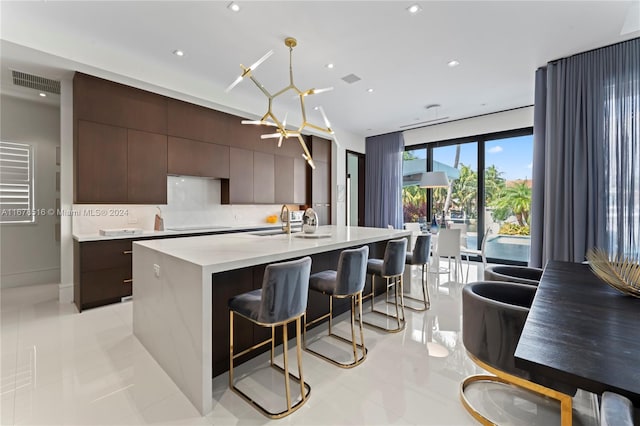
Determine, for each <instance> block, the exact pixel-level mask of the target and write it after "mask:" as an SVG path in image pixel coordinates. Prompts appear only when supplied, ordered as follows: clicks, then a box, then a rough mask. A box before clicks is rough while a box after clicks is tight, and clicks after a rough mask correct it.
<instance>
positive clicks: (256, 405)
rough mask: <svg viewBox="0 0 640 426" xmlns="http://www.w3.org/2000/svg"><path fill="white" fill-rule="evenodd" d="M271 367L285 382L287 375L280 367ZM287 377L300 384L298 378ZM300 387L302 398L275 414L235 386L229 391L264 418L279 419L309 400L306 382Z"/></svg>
mask: <svg viewBox="0 0 640 426" xmlns="http://www.w3.org/2000/svg"><path fill="white" fill-rule="evenodd" d="M271 367H272V368H274V369H275V370H276V371H279V372H280V373H282V374H283V375H284V376H285V380H287V377H286V376H287V375H286V374H285V372H284V369H283V368H282V367H280V366H279V365H277V364H273V365H271ZM288 376H289V378H291V379H292V380H293V381H295V382H296V383H298V384H300V378H299V377H297V376H295V375H293V374H291V373H289V375H288ZM302 385H303V386H304V389H305V393H304V395H303V396H301V398H300V401H298V402H296V403H295V404H293V405H291V408H287V409H286V410H283V411H280V412H275V413H274V412H271V411H268V410H267V409H266V408H264V407H263V406H262V405H261V404H260V403H259V402H258V401H256V400H254V399H253V398H251V397H250V396H249V395H247V394H246V393H244V392H243V391H241V390H240V389H239V388H238V387H237V386H236V385H231V390H232V391H233V392H235V393H236V394H237V395H238V396H240V397H241V398H242V399H244V400H245V401H247V402H248V403H249V404H251V405H252V406H253V407H254V408H255V409H257V410H258V411H260V412H261V413H262V414H264V415H265V416H266V417H269V418H270V419H281V418H283V417H286V416H288V415H289V414H291V413H293V412H295V411H296V410H298V409H299V408H300V407H302V405H303V404H304V403H305V402H307V400H308V399H309V395H310V394H311V387H310V386H309V384H308V383H306V382H302Z"/></svg>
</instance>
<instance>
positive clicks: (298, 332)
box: [296, 317, 307, 403]
mask: <svg viewBox="0 0 640 426" xmlns="http://www.w3.org/2000/svg"><path fill="white" fill-rule="evenodd" d="M300 346H301V345H300V317H298V318H297V319H296V352H297V355H298V377H299V378H300V397H301V398H302V402H303V403H304V401H305V400H306V399H307V396H306V392H305V391H304V376H303V375H302V348H301V347H300Z"/></svg>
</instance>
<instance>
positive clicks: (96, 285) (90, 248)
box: [73, 239, 132, 312]
mask: <svg viewBox="0 0 640 426" xmlns="http://www.w3.org/2000/svg"><path fill="white" fill-rule="evenodd" d="M131 244H132V240H128V239H127V240H109V241H87V242H82V243H80V242H77V241H75V242H74V247H73V249H74V268H75V273H74V303H75V304H76V306H77V307H78V310H79V311H81V312H82V310H83V309H87V308H93V307H96V306H102V305H107V304H109V303H114V302H119V301H120V299H121V298H123V297H127V296H131V294H132V279H131V275H132V274H131V266H132V260H131V257H132V256H131V254H132V251H131Z"/></svg>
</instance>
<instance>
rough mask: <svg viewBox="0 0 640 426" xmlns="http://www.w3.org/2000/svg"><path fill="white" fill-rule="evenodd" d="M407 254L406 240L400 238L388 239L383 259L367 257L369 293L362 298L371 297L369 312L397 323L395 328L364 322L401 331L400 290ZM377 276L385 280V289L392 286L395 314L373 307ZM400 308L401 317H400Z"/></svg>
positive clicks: (402, 325)
mask: <svg viewBox="0 0 640 426" xmlns="http://www.w3.org/2000/svg"><path fill="white" fill-rule="evenodd" d="M406 255H407V240H406V238H400V239H398V240H389V241H388V242H387V247H386V248H385V250H384V259H369V261H368V262H367V274H371V293H369V294H368V295H367V296H365V297H364V298H365V299H366V298H371V312H373V313H376V314H380V315H384V316H386V317H387V318H392V319H395V320H396V322H397V323H398V326H397V327H396V328H387V327H382V326H379V325H377V324H373V323H371V322H366V321H365V322H364V323H365V324H367V325H370V326H372V327H375V328H378V329H380V330H384V331H388V332H390V333H397V332H399V331H402V330H403V329H404V327H405V325H406V323H405V316H404V296H403V291H402V274H404V262H405V259H406ZM376 276H379V277H382V278H384V279H385V280H386V289H387V291H389V288H390V287H394V294H395V307H396V315H395V316H394V315H389V314H388V313H386V312H382V311H377V310H375V308H374V304H375V297H376V286H375V277H376ZM398 294H400V301H401V302H400V303H401V305H399V303H398ZM400 308H402V309H401V310H402V318H400Z"/></svg>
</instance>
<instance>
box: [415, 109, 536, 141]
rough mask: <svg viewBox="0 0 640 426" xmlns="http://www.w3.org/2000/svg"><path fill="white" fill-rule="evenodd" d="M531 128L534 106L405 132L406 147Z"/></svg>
mask: <svg viewBox="0 0 640 426" xmlns="http://www.w3.org/2000/svg"><path fill="white" fill-rule="evenodd" d="M531 126H533V106H529V107H523V108H518V109H513V110H509V111H503V112H496V113H494V114H487V115H483V116H480V117H474V118H468V119H466V120H458V121H452V122H449V123H443V124H434V125H432V126H427V127H421V128H419V129H412V130H406V131H404V132H403V135H404V145H405V146H410V145H418V144H422V143H427V142H436V141H443V140H448V139H455V138H463V137H466V136H475V135H483V134H487V133H494V132H501V131H505V130H514V129H521V128H523V127H531Z"/></svg>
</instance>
